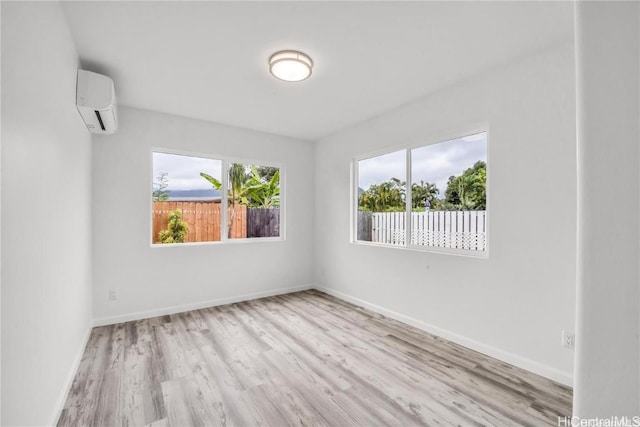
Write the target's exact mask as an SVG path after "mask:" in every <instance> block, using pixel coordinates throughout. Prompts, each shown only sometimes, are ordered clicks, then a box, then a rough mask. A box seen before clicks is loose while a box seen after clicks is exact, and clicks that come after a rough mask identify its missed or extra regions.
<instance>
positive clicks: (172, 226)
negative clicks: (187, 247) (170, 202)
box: [158, 209, 189, 243]
mask: <svg viewBox="0 0 640 427" xmlns="http://www.w3.org/2000/svg"><path fill="white" fill-rule="evenodd" d="M188 233H189V227H188V225H187V223H186V222H185V221H183V220H182V211H181V210H180V209H176V210H175V211H171V212H169V223H168V224H167V229H166V230H162V231H161V232H160V233H158V240H159V242H160V243H184V239H185V238H186V237H187V234H188Z"/></svg>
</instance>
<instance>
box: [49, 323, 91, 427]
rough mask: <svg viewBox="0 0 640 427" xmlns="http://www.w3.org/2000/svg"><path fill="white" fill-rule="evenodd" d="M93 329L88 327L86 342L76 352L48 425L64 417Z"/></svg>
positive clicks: (54, 423) (53, 424)
mask: <svg viewBox="0 0 640 427" xmlns="http://www.w3.org/2000/svg"><path fill="white" fill-rule="evenodd" d="M92 329H93V327H92V325H88V327H87V331H86V332H85V336H84V340H83V341H82V345H81V346H80V348H79V349H78V350H77V351H76V356H75V358H74V360H73V365H72V366H71V369H70V370H69V372H68V373H67V379H66V380H65V382H64V385H63V387H62V392H61V393H60V397H59V398H58V404H57V405H56V412H55V414H53V417H52V420H51V422H50V423H49V424H48V425H50V426H55V425H56V424H57V423H58V420H59V419H60V415H62V410H63V409H64V404H65V403H66V401H67V396H68V395H69V391H71V386H72V385H73V380H74V379H75V377H76V373H77V372H78V368H79V367H80V362H81V361H82V356H83V355H84V350H85V348H86V347H87V343H88V342H89V338H90V337H91V330H92Z"/></svg>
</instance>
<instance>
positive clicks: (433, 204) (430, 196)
mask: <svg viewBox="0 0 640 427" xmlns="http://www.w3.org/2000/svg"><path fill="white" fill-rule="evenodd" d="M439 193H440V190H438V187H436V185H435V184H431V183H430V182H424V181H420V184H417V183H415V182H414V183H413V184H411V208H412V209H413V210H414V211H418V210H420V211H421V210H424V202H425V200H428V201H429V205H430V208H431V209H438V208H439V207H440V199H438V194H439Z"/></svg>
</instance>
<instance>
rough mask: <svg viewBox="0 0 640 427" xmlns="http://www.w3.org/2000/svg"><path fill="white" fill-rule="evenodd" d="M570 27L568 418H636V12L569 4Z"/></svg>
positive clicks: (639, 409) (639, 61) (635, 7)
mask: <svg viewBox="0 0 640 427" xmlns="http://www.w3.org/2000/svg"><path fill="white" fill-rule="evenodd" d="M576 27H577V28H576V30H577V31H576V52H577V62H576V68H577V83H578V85H577V92H578V93H577V95H578V103H577V112H578V172H579V173H578V190H579V191H578V200H579V215H578V232H579V235H578V236H579V239H578V245H579V248H578V279H579V280H578V299H577V325H578V337H577V349H576V385H575V394H574V415H576V416H579V417H583V418H592V417H601V418H608V417H611V416H618V417H621V416H628V417H632V416H640V383H639V381H640V372H639V370H640V348H639V346H640V339H639V335H640V329H639V324H638V321H639V318H638V316H639V314H638V313H639V312H640V308H639V306H638V305H639V300H638V299H639V298H640V295H639V293H640V292H639V289H638V288H639V274H638V264H639V258H640V249H639V244H638V243H639V242H638V238H639V237H640V235H639V221H638V212H639V210H638V208H639V205H638V203H639V201H640V198H639V193H640V186H639V178H640V176H639V172H638V171H639V170H640V163H639V157H638V156H639V155H640V150H639V145H640V105H639V103H640V83H639V80H640V76H639V72H640V30H639V28H640V4H639V3H638V2H578V3H577V8H576ZM603 200H605V201H607V203H602V202H603ZM611 207H614V208H615V209H616V219H615V221H610V216H609V215H610V212H611ZM605 222H606V226H603V224H604V223H605Z"/></svg>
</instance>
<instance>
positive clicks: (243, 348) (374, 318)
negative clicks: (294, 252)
mask: <svg viewBox="0 0 640 427" xmlns="http://www.w3.org/2000/svg"><path fill="white" fill-rule="evenodd" d="M571 399H572V392H571V389H570V388H567V387H564V386H562V385H560V384H557V383H554V382H552V381H550V380H547V379H545V378H542V377H540V376H537V375H534V374H532V373H529V372H527V371H523V370H521V369H518V368H515V367H513V366H510V365H508V364H506V363H503V362H500V361H497V360H495V359H492V358H489V357H487V356H484V355H481V354H479V353H476V352H474V351H471V350H469V349H466V348H464V347H462V346H459V345H456V344H453V343H451V342H448V341H446V340H444V339H441V338H438V337H436V336H433V335H430V334H427V333H425V332H423V331H421V330H418V329H415V328H412V327H411V326H408V325H405V324H403V323H400V322H397V321H395V320H392V319H389V318H386V317H384V316H381V315H379V314H376V313H373V312H371V311H368V310H366V309H363V308H360V307H357V306H354V305H352V304H349V303H347V302H344V301H342V300H340V299H337V298H334V297H332V296H329V295H326V294H324V293H322V292H318V291H313V290H312V291H304V292H297V293H293V294H288V295H281V296H276V297H269V298H263V299H259V300H253V301H247V302H242V303H237V304H230V305H225V306H220V307H213V308H208V309H203V310H196V311H190V312H185V313H180V314H175V315H171V316H162V317H155V318H151V319H145V320H140V321H136V322H127V323H120V324H116V325H110V326H102V327H98V328H95V329H94V330H93V332H92V334H91V337H90V340H89V343H88V344H87V348H86V350H85V353H84V356H83V358H82V362H81V364H80V367H79V370H78V373H77V375H76V378H75V380H74V382H73V386H72V389H71V391H70V393H69V395H68V397H67V401H66V404H65V408H64V410H63V412H62V414H61V416H60V419H59V421H58V425H59V426H153V427H160V426H163V427H165V426H174V427H187V426H218V425H221V426H224V425H228V426H274V427H279V426H289V425H291V426H301V425H305V426H308V425H313V426H382V425H384V426H419V425H438V426H448V425H462V426H471V425H474V426H475V425H486V426H517V425H525V426H540V425H557V423H558V417H559V416H561V417H564V416H570V415H571Z"/></svg>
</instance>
